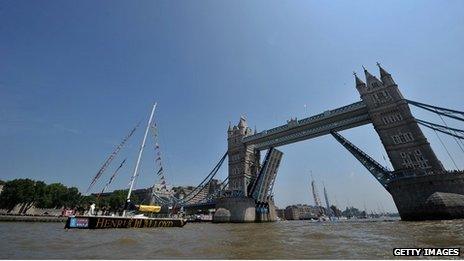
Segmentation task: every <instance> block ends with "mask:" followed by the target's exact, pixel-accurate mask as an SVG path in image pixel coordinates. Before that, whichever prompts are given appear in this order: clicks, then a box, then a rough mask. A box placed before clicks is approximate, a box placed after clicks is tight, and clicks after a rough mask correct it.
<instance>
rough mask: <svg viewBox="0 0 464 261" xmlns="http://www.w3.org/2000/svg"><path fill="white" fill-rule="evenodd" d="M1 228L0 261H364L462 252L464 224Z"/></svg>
mask: <svg viewBox="0 0 464 261" xmlns="http://www.w3.org/2000/svg"><path fill="white" fill-rule="evenodd" d="M63 226H64V224H63V223H16V222H2V223H0V258H1V259H57V258H58V259H187V258H188V259H192V258H195V259H210V258H215V259H316V258H317V259H327V258H330V259H343V258H351V259H359V258H361V259H363V258H373V259H379V258H393V255H392V249H393V248H396V247H461V250H462V247H464V220H453V221H425V222H403V221H397V220H395V221H344V222H309V221H283V222H275V223H248V224H211V223H189V224H187V225H186V226H185V227H183V228H153V229H112V230H64V229H63Z"/></svg>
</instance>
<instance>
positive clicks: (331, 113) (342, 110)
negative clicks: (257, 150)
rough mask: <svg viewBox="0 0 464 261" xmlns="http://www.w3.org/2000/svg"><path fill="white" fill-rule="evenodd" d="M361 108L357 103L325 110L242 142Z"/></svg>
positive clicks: (251, 136)
mask: <svg viewBox="0 0 464 261" xmlns="http://www.w3.org/2000/svg"><path fill="white" fill-rule="evenodd" d="M363 107H365V104H364V102H362V101H359V102H356V103H352V104H349V105H346V106H343V107H340V108H337V109H333V110H327V111H325V112H323V113H319V114H316V115H313V116H311V117H307V118H304V119H301V120H298V121H297V122H296V124H293V125H292V124H290V122H289V123H287V124H285V125H281V126H278V127H275V128H272V129H269V130H264V131H262V132H259V133H257V134H254V135H250V136H247V137H244V138H243V142H249V141H252V140H255V139H259V138H261V137H265V136H267V135H270V134H276V133H279V132H282V131H285V130H288V129H291V128H294V127H295V126H302V125H306V124H311V123H314V122H316V121H319V120H322V119H324V118H327V117H329V116H330V117H333V116H336V115H339V114H342V113H345V112H347V111H350V110H354V109H360V108H363Z"/></svg>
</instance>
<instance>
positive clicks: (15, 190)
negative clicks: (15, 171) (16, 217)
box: [0, 179, 35, 212]
mask: <svg viewBox="0 0 464 261" xmlns="http://www.w3.org/2000/svg"><path fill="white" fill-rule="evenodd" d="M34 186H35V181H33V180H31V179H14V180H11V181H8V182H6V183H5V185H4V187H3V191H2V194H0V208H4V209H7V210H8V212H10V211H11V210H13V208H14V207H15V206H16V205H17V204H23V206H22V207H21V211H20V212H22V211H23V208H24V207H25V206H24V204H27V203H30V202H33V200H34Z"/></svg>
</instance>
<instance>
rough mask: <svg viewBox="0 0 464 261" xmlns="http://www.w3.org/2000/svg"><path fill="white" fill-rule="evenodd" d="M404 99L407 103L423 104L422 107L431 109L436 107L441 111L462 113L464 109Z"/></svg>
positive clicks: (463, 113)
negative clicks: (459, 109)
mask: <svg viewBox="0 0 464 261" xmlns="http://www.w3.org/2000/svg"><path fill="white" fill-rule="evenodd" d="M405 100H406V101H407V102H408V103H410V104H413V105H416V106H418V105H421V106H424V107H430V108H433V109H438V110H442V111H447V112H451V113H457V114H461V115H464V111H458V110H453V109H448V108H443V107H438V106H434V105H430V104H426V103H421V102H417V101H412V100H408V99H405Z"/></svg>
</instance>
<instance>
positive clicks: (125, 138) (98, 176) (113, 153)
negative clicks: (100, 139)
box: [85, 121, 141, 194]
mask: <svg viewBox="0 0 464 261" xmlns="http://www.w3.org/2000/svg"><path fill="white" fill-rule="evenodd" d="M140 123H141V121H139V122H138V123H137V125H136V126H135V127H134V128H133V129H132V130H131V131H130V132H129V134H128V135H126V136H125V137H124V139H123V140H122V141H121V143H119V145H118V146H117V147H116V148H115V149H114V150H113V152H112V153H111V154H110V156H109V157H108V158H107V159H106V160H105V162H104V163H103V165H102V166H101V167H100V169H99V170H98V172H97V174H96V175H95V177H94V178H93V179H92V181H91V182H90V185H89V187H88V188H87V191H86V192H85V193H86V194H87V193H88V192H89V191H90V189H91V188H92V187H93V186H94V185H95V183H96V182H97V180H98V179H99V178H100V177H101V175H103V172H105V170H106V169H107V168H108V166H109V165H110V163H111V162H112V161H113V159H114V158H115V157H116V155H117V154H118V153H119V151H120V150H121V149H122V148H123V147H124V145H125V144H126V142H127V141H128V140H129V138H130V137H132V135H133V134H134V132H135V131H136V130H137V128H138V127H139V125H140Z"/></svg>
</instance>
